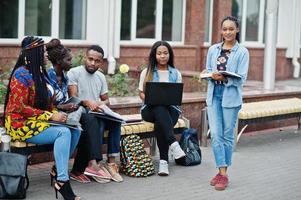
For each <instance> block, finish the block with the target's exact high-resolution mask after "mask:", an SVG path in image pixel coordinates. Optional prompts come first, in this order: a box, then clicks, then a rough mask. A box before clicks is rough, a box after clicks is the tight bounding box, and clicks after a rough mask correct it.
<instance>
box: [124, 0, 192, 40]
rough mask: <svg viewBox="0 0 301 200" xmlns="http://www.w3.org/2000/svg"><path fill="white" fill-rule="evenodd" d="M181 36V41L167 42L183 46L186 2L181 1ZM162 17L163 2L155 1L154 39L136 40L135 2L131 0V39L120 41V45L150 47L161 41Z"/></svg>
mask: <svg viewBox="0 0 301 200" xmlns="http://www.w3.org/2000/svg"><path fill="white" fill-rule="evenodd" d="M182 1H183V2H182V3H183V7H182V29H181V31H182V35H181V41H168V42H169V43H170V44H172V45H184V39H185V16H186V0H182ZM162 16H163V0H156V19H155V23H156V25H155V38H152V39H150V38H136V28H137V27H136V25H137V0H132V7H131V39H130V40H121V38H120V44H121V45H137V46H145V45H151V44H153V43H154V42H156V41H158V40H162Z"/></svg>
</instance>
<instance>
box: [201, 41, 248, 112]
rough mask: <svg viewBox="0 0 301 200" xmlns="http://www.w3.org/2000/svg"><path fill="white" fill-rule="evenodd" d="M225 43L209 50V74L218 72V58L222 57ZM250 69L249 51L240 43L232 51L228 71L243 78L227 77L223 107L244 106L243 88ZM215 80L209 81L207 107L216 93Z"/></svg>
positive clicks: (207, 64) (215, 45) (207, 62)
mask: <svg viewBox="0 0 301 200" xmlns="http://www.w3.org/2000/svg"><path fill="white" fill-rule="evenodd" d="M222 44H223V43H218V44H214V45H213V46H211V47H210V48H209V50H208V54H207V61H206V69H207V71H208V72H215V71H217V66H216V65H217V58H218V56H219V55H220V52H221V49H222ZM248 68H249V52H248V50H247V49H246V48H245V47H243V46H242V45H240V44H239V43H238V42H236V44H235V45H234V46H233V48H232V49H231V54H230V57H229V60H228V62H227V69H226V70H227V71H230V72H235V73H237V74H239V75H240V76H241V77H242V78H231V77H227V80H228V82H227V83H224V86H225V88H224V92H223V100H222V106H223V107H228V108H231V107H237V106H240V105H241V104H242V86H243V83H244V82H245V81H246V79H247V74H248ZM214 86H215V83H214V80H213V79H208V88H207V99H206V103H207V106H211V105H212V99H213V91H214Z"/></svg>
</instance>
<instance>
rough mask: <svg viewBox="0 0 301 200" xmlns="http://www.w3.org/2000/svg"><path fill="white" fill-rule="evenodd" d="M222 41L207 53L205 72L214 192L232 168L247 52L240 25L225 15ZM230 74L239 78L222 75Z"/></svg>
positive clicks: (222, 186)
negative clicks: (242, 41) (210, 75)
mask: <svg viewBox="0 0 301 200" xmlns="http://www.w3.org/2000/svg"><path fill="white" fill-rule="evenodd" d="M221 28H222V33H221V34H222V40H223V41H222V42H221V43H218V44H214V45H213V46H211V47H210V48H209V50H208V54H207V63H206V69H207V71H208V72H210V73H212V78H209V79H208V89H207V99H206V103H207V108H208V119H209V127H210V135H211V144H212V149H213V153H214V157H215V163H216V167H217V168H218V173H217V174H216V176H215V177H214V178H213V179H212V180H211V181H210V185H212V186H214V187H215V189H216V190H224V189H225V188H226V187H227V186H228V184H229V177H228V175H227V169H228V167H229V166H230V165H231V160H232V152H233V145H234V127H235V124H236V121H237V115H238V111H239V110H240V108H241V104H242V85H243V83H244V82H245V80H246V79H247V73H248V68H249V52H248V50H247V49H246V48H245V47H243V46H242V45H240V44H239V24H238V21H237V19H236V18H235V17H232V16H228V17H226V18H224V19H223V21H222V23H221ZM219 71H229V72H234V73H236V74H238V75H240V77H241V78H235V77H231V76H223V75H222V74H221V73H219Z"/></svg>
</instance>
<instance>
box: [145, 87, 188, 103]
mask: <svg viewBox="0 0 301 200" xmlns="http://www.w3.org/2000/svg"><path fill="white" fill-rule="evenodd" d="M182 96H183V83H169V82H146V85H145V104H146V105H181V104H182Z"/></svg>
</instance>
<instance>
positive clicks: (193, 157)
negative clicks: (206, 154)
mask: <svg viewBox="0 0 301 200" xmlns="http://www.w3.org/2000/svg"><path fill="white" fill-rule="evenodd" d="M180 146H181V148H182V149H183V151H184V152H185V154H186V156H185V157H183V158H180V159H175V162H176V163H177V164H178V165H184V166H191V165H199V164H201V162H202V153H201V149H200V145H199V140H198V136H197V132H196V130H195V129H193V128H188V129H185V130H184V131H183V133H182V137H181V140H180Z"/></svg>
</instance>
